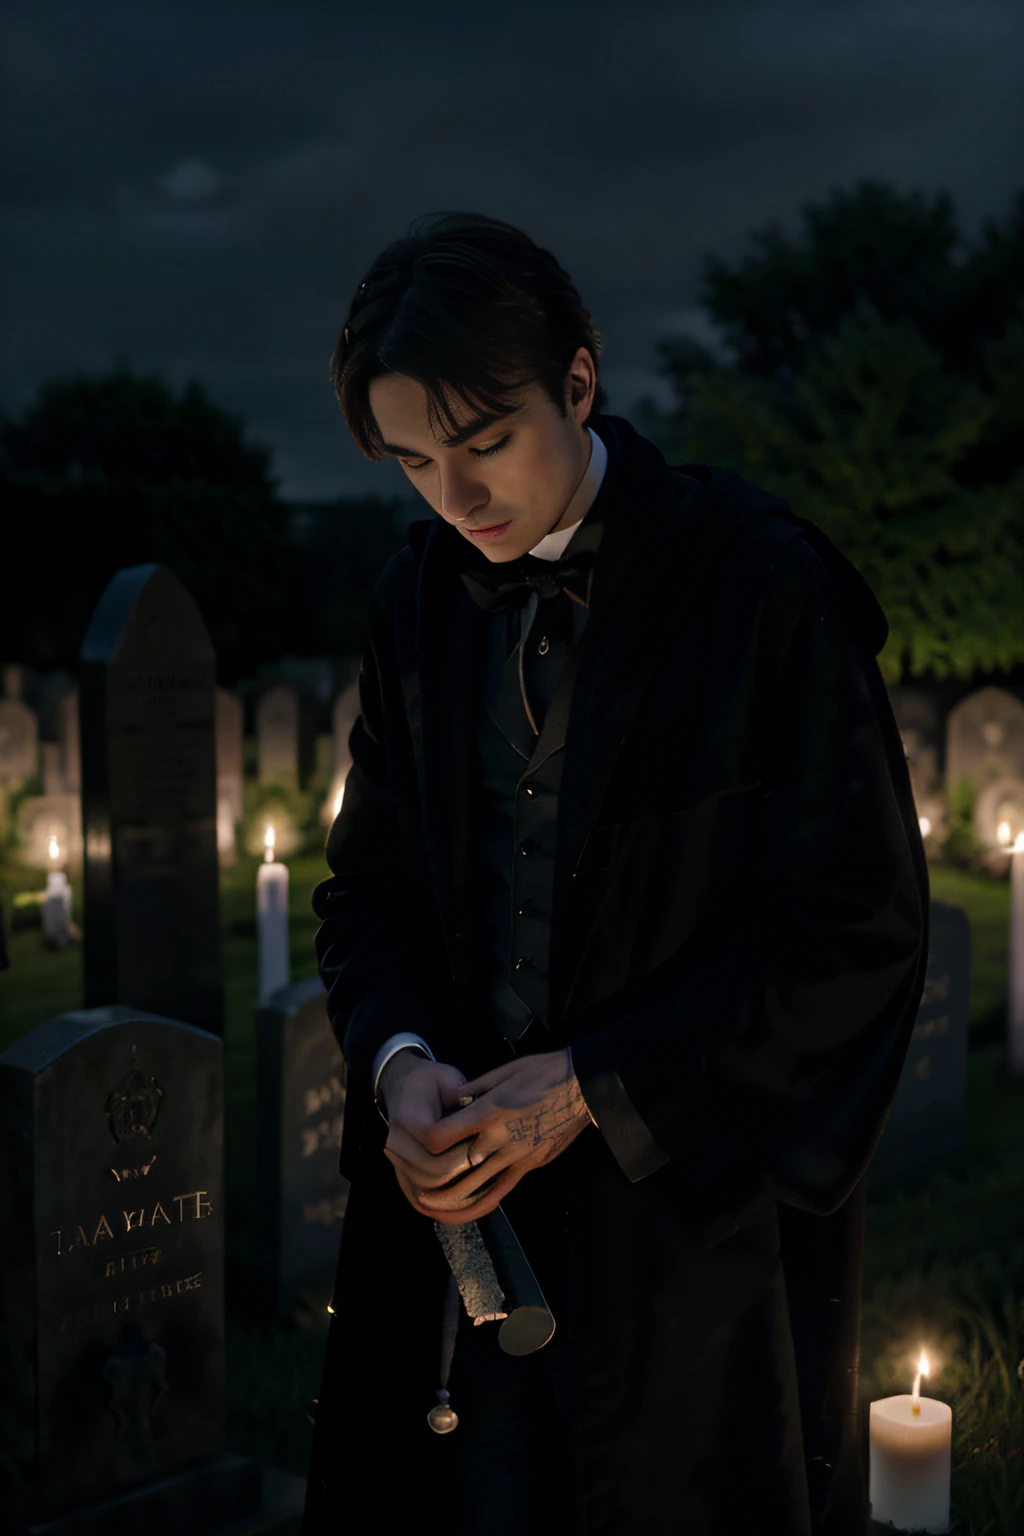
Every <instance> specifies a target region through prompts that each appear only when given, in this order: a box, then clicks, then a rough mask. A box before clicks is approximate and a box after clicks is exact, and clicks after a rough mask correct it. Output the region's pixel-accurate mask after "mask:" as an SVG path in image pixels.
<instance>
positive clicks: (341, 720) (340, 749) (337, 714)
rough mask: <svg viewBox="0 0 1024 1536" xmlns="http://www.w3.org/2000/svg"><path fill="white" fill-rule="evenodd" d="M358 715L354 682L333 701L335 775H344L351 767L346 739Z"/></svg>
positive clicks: (356, 690) (357, 699) (350, 756)
mask: <svg viewBox="0 0 1024 1536" xmlns="http://www.w3.org/2000/svg"><path fill="white" fill-rule="evenodd" d="M358 714H359V684H358V682H354V683H350V684H349V686H348V687H347V688H345V689H343V690H342V692H341V693H339V694H338V697H337V698H336V699H335V701H334V771H335V773H336V774H341V775H344V774H346V773H348V770H349V768H350V767H351V766H352V754H351V752H350V751H349V749H348V738H349V736H350V735H351V733H352V727H353V726H354V725H355V723H356V718H357V716H358Z"/></svg>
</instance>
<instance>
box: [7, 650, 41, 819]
mask: <svg viewBox="0 0 1024 1536" xmlns="http://www.w3.org/2000/svg"><path fill="white" fill-rule="evenodd" d="M38 771H39V724H38V722H37V720H36V717H35V714H34V713H33V711H32V710H31V709H29V707H28V705H27V704H25V703H24V702H23V701H22V697H21V668H20V667H16V666H7V667H4V696H3V698H2V699H0V785H6V787H7V788H8V789H17V788H18V787H19V786H20V785H21V784H23V783H24V782H25V780H26V779H30V778H31V777H32V775H33V774H35V773H38Z"/></svg>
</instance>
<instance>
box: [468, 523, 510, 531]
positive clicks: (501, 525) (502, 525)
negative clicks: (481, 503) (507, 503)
mask: <svg viewBox="0 0 1024 1536" xmlns="http://www.w3.org/2000/svg"><path fill="white" fill-rule="evenodd" d="M507 527H508V523H488V524H487V526H486V527H484V528H471V529H470V530H469V531H470V533H497V531H498V529H499V528H507Z"/></svg>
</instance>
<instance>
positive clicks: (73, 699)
mask: <svg viewBox="0 0 1024 1536" xmlns="http://www.w3.org/2000/svg"><path fill="white" fill-rule="evenodd" d="M57 739H58V741H59V742H60V767H61V775H62V777H63V780H64V788H65V790H67V792H68V793H69V794H73V795H77V794H79V793H80V792H81V788H82V754H81V749H80V747H79V740H78V689H77V688H73V689H71V690H70V691H69V692H68V693H65V694H63V695H62V696H61V698H59V699H58V700H57Z"/></svg>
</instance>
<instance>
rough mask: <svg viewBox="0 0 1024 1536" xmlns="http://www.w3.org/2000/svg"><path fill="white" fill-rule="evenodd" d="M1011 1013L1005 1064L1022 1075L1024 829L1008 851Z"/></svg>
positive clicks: (1023, 1034) (1023, 1048)
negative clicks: (1011, 850)
mask: <svg viewBox="0 0 1024 1536" xmlns="http://www.w3.org/2000/svg"><path fill="white" fill-rule="evenodd" d="M1009 1009H1010V1017H1009V1020H1008V1024H1009V1030H1008V1038H1007V1064H1008V1066H1009V1069H1010V1071H1011V1072H1013V1073H1014V1074H1015V1075H1018V1076H1024V833H1021V834H1020V835H1019V836H1018V837H1017V839H1016V841H1015V843H1014V845H1013V852H1012V853H1011V854H1010V1004H1009Z"/></svg>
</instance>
